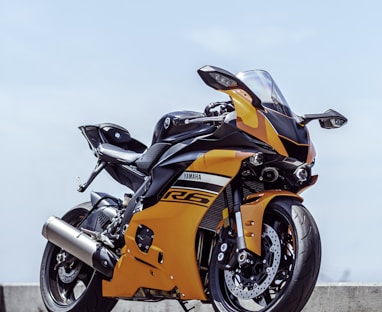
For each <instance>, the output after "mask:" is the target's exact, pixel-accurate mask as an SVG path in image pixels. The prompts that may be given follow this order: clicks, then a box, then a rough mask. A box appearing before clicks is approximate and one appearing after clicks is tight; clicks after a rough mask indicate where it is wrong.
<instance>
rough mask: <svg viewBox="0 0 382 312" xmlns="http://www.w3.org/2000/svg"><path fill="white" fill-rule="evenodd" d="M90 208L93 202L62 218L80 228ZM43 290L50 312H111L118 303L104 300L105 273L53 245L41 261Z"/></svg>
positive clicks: (48, 246)
mask: <svg viewBox="0 0 382 312" xmlns="http://www.w3.org/2000/svg"><path fill="white" fill-rule="evenodd" d="M90 207H91V206H90V203H86V204H82V205H81V206H78V207H76V208H74V209H72V210H70V211H69V212H67V213H66V214H65V215H64V216H63V217H62V219H63V220H64V221H66V222H68V223H69V224H71V225H73V226H75V227H79V225H80V224H81V222H82V221H83V220H84V219H85V218H86V216H87V214H88V209H89V208H90ZM63 260H64V261H63ZM58 262H61V264H58ZM40 291H41V296H42V300H43V302H44V305H45V307H46V309H47V310H48V311H49V312H53V311H54V312H69V311H70V312H85V311H87V312H90V311H94V312H96V311H97V312H108V311H111V310H112V309H113V307H114V306H115V304H116V303H117V300H115V299H111V298H105V297H102V275H101V274H99V273H97V272H96V271H95V270H94V269H93V268H91V267H89V266H88V265H86V264H84V263H83V262H81V261H79V260H78V259H76V258H74V257H73V256H71V255H70V254H68V253H66V252H65V251H64V250H62V249H61V248H59V247H57V246H55V245H54V244H52V243H50V242H48V243H47V244H46V247H45V250H44V255H43V257H42V261H41V268H40Z"/></svg>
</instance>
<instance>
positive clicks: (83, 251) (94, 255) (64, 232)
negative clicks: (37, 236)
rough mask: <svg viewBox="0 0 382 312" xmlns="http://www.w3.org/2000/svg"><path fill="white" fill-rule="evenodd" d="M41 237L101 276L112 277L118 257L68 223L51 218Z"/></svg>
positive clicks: (45, 225) (46, 223)
mask: <svg viewBox="0 0 382 312" xmlns="http://www.w3.org/2000/svg"><path fill="white" fill-rule="evenodd" d="M42 235H43V236H44V237H45V238H46V239H47V240H48V241H50V242H51V243H53V244H55V245H56V246H58V247H60V248H62V249H64V250H65V251H67V252H68V253H70V254H71V255H73V256H74V257H76V258H77V259H79V260H81V261H82V262H84V263H85V264H87V265H88V266H90V267H92V268H93V269H95V270H97V271H98V272H100V273H102V274H103V275H105V276H107V277H109V278H111V277H112V276H113V271H114V267H115V264H116V263H117V261H118V257H117V256H116V255H115V254H114V253H113V252H112V251H110V250H109V249H107V248H106V247H105V246H102V245H101V244H100V243H99V242H97V241H95V240H93V239H92V238H91V237H90V236H88V235H87V234H85V233H84V232H81V231H80V230H79V229H77V228H75V227H73V226H72V225H70V224H69V223H67V222H65V221H63V220H61V219H60V218H57V217H53V216H52V217H50V218H49V219H48V220H47V221H46V222H45V224H44V226H43V228H42Z"/></svg>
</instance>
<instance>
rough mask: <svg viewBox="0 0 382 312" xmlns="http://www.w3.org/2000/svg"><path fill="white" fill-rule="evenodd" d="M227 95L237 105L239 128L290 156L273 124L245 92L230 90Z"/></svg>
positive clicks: (282, 153)
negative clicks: (250, 101)
mask: <svg viewBox="0 0 382 312" xmlns="http://www.w3.org/2000/svg"><path fill="white" fill-rule="evenodd" d="M225 93H227V94H229V95H230V96H231V98H232V100H233V103H234V105H235V111H236V124H237V127H238V128H239V129H241V130H243V131H245V132H247V133H249V134H251V135H253V136H254V137H257V138H259V139H260V140H262V141H263V142H265V143H268V144H269V145H271V146H272V147H274V149H275V150H276V151H277V152H278V153H280V154H281V155H284V156H288V153H287V151H286V149H285V147H284V145H283V144H282V142H281V140H280V138H279V136H278V134H277V132H276V131H275V129H274V128H273V126H272V125H271V123H270V122H269V121H268V119H267V118H266V117H265V116H264V115H263V114H262V112H261V111H260V110H258V109H256V108H255V107H254V106H253V105H252V104H250V103H248V98H247V97H246V96H245V95H243V91H242V90H228V91H225Z"/></svg>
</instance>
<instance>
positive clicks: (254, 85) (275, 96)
mask: <svg viewBox="0 0 382 312" xmlns="http://www.w3.org/2000/svg"><path fill="white" fill-rule="evenodd" d="M236 76H237V77H238V78H239V79H240V80H241V81H243V82H244V83H245V84H246V85H247V87H248V88H250V89H251V91H252V92H253V93H254V94H256V96H257V97H258V98H259V99H260V100H261V104H262V105H263V106H264V107H266V108H269V109H272V110H274V111H277V112H279V113H281V114H283V115H287V116H290V117H292V116H293V114H292V111H291V110H290V108H289V105H288V103H287V101H286V100H285V98H284V96H283V94H282V93H281V91H280V89H279V88H278V86H277V85H276V83H275V81H274V80H273V79H272V77H271V75H270V74H269V73H268V72H266V71H264V70H250V71H245V72H240V73H238V74H237V75H236Z"/></svg>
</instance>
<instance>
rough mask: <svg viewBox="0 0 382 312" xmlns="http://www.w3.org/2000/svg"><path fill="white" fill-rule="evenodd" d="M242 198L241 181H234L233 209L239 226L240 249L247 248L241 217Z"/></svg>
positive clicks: (238, 239) (238, 245) (238, 242)
mask: <svg viewBox="0 0 382 312" xmlns="http://www.w3.org/2000/svg"><path fill="white" fill-rule="evenodd" d="M241 199H242V190H241V186H240V183H237V182H236V183H233V211H234V213H235V221H236V227H237V229H236V230H237V248H238V249H239V250H242V249H245V239H244V231H243V223H242V219H241V211H240V207H241Z"/></svg>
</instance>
